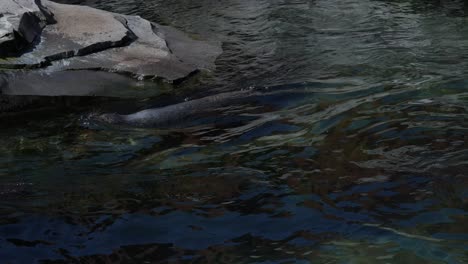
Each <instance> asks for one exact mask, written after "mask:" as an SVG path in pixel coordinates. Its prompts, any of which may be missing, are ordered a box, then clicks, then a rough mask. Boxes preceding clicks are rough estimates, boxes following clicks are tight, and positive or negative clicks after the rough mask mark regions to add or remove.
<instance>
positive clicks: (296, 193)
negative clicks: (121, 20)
mask: <svg viewBox="0 0 468 264" xmlns="http://www.w3.org/2000/svg"><path fill="white" fill-rule="evenodd" d="M75 3H83V4H88V5H92V6H96V7H99V8H104V9H107V10H112V11H117V12H122V13H128V14H139V15H142V16H144V17H146V18H149V19H152V20H156V21H159V22H161V20H162V19H165V22H166V23H167V24H171V25H174V26H177V27H179V28H181V29H183V30H185V31H188V32H191V33H193V34H194V35H200V36H211V37H215V38H219V39H221V40H223V42H224V49H225V53H224V55H223V56H222V57H221V58H220V59H219V60H218V62H217V64H218V68H217V70H216V71H215V72H213V73H212V76H211V77H206V78H205V77H204V78H201V80H200V83H198V85H197V86H194V87H191V89H190V90H186V89H181V90H179V91H176V92H174V93H173V94H171V93H169V94H168V95H166V96H164V97H157V98H152V99H148V100H129V101H126V100H103V101H100V100H101V99H99V98H98V99H95V100H98V101H94V102H90V103H89V104H87V105H86V106H83V105H84V104H81V103H80V104H77V105H76V106H74V107H67V108H66V109H67V111H65V110H57V109H53V110H50V111H49V110H45V112H38V113H35V114H36V116H31V115H28V114H26V115H18V116H16V115H10V116H9V117H8V118H7V119H3V120H4V122H3V123H7V122H8V124H9V125H8V126H5V127H2V129H0V153H1V155H0V198H1V199H0V215H1V216H2V217H0V259H2V260H7V263H8V261H9V262H11V263H33V262H35V261H36V262H40V261H42V262H44V263H73V262H76V263H80V262H81V263H102V262H110V263H114V262H123V263H132V262H134V263H143V262H145V261H147V262H150V263H376V262H385V263H465V262H468V255H467V253H466V252H467V245H468V244H467V232H468V230H467V227H466V225H464V224H465V222H466V217H467V206H468V204H467V201H468V193H467V191H466V189H467V185H468V181H467V176H466V166H467V164H466V158H467V155H468V152H467V146H466V131H467V127H468V124H467V121H466V112H467V111H466V110H467V107H468V94H467V93H466V87H467V82H468V78H467V71H466V69H468V68H467V65H466V59H465V57H466V55H467V54H466V50H467V49H466V48H467V45H468V38H467V36H468V35H467V34H466V32H465V31H466V30H465V29H464V27H462V26H461V25H464V23H466V21H465V18H464V12H465V11H464V10H465V4H464V2H462V1H449V2H447V1H429V2H428V1H396V2H395V1H359V2H357V1H352V0H349V1H338V2H336V1H331V2H330V1H320V0H316V1H302V2H301V1H299V2H298V1H260V0H259V1H242V0H236V1H230V2H229V3H225V2H217V1H201V2H200V1H198V2H194V1H119V2H116V1H92V0H89V1H75ZM249 86H255V87H262V89H263V87H265V89H267V90H266V92H265V95H263V96H259V97H257V98H253V99H252V100H247V101H245V102H239V103H236V104H233V105H229V106H224V107H219V108H216V109H211V110H210V111H208V113H207V114H206V115H203V116H198V117H195V118H194V119H193V120H190V121H192V125H191V126H181V127H176V128H169V129H158V128H147V129H141V128H102V127H98V128H87V127H83V126H82V124H81V123H80V122H79V120H80V117H82V116H83V115H84V114H86V113H87V112H88V111H90V110H93V108H94V106H96V109H97V110H98V111H114V110H115V111H121V112H132V111H136V110H140V109H144V108H148V107H157V106H162V105H166V104H170V103H173V102H181V101H183V100H184V99H185V97H188V98H189V99H192V98H198V97H202V96H205V95H210V94H215V93H219V92H222V91H232V90H236V89H241V88H246V87H249ZM207 87H208V88H209V89H208V88H207ZM90 106H91V107H90ZM81 107H83V108H81ZM122 107H124V108H122ZM84 109H86V110H84ZM47 111H49V112H47ZM33 114H34V112H33ZM5 120H8V121H5Z"/></svg>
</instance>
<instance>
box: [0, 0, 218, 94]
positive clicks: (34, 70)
mask: <svg viewBox="0 0 468 264" xmlns="http://www.w3.org/2000/svg"><path fill="white" fill-rule="evenodd" d="M4 1H6V2H4ZM15 3H19V4H15ZM11 14H15V15H14V16H12V15H11ZM18 14H22V15H21V16H20V15H18ZM29 16H32V17H29ZM25 17H27V18H25ZM15 19H17V20H18V19H20V20H21V19H22V20H24V21H25V22H24V23H23V24H24V26H22V27H21V26H19V24H21V23H19V24H18V23H16V24H15V23H14V22H15ZM26 22H27V23H26ZM21 28H23V30H21ZM26 29H28V30H30V32H28V31H27V30H26ZM11 32H13V33H11ZM18 32H20V34H19V33H18ZM21 32H23V33H21ZM17 35H19V36H18V37H17ZM12 38H13V39H14V41H16V40H17V39H21V40H22V41H25V42H27V43H30V48H31V45H32V46H33V48H31V49H30V50H28V52H22V51H18V50H17V49H12V48H10V49H9V52H8V54H9V55H11V54H12V52H14V51H16V52H17V54H15V55H17V57H14V58H11V57H8V56H6V55H5V54H1V53H0V69H1V68H3V69H4V70H7V71H11V70H12V69H15V70H16V71H11V72H9V74H7V75H6V76H7V78H6V79H7V82H8V83H9V84H10V85H8V86H6V85H3V88H2V86H1V85H0V89H2V90H1V92H2V93H3V94H7V95H45V96H57V95H73V96H83V95H85V96H87V95H105V96H121V95H122V94H125V96H129V94H131V93H132V91H127V92H126V93H122V92H121V91H117V90H118V89H112V88H110V87H112V86H115V85H116V82H118V81H115V80H120V81H122V83H127V84H128V83H129V81H128V80H127V79H128V78H127V77H128V76H130V77H133V78H135V79H146V78H154V79H158V80H164V81H166V82H169V83H173V82H178V81H180V80H183V79H184V78H187V77H188V76H191V75H192V74H193V73H194V72H197V71H199V70H211V69H213V68H214V65H215V64H214V62H215V60H216V58H217V56H219V54H221V52H222V50H221V47H220V43H217V42H205V41H198V40H193V39H192V38H190V37H188V36H187V35H186V34H184V33H183V32H181V31H178V30H176V29H174V28H171V27H167V26H160V25H158V24H155V23H151V22H149V21H147V20H145V19H143V18H141V17H139V16H125V15H120V14H116V13H111V12H107V11H102V10H98V9H94V8H90V7H86V6H74V5H64V4H58V3H54V2H51V1H48V0H42V1H41V0H2V1H1V2H0V47H1V45H2V44H1V43H8V42H10V43H11V41H12ZM2 41H3V42H2ZM14 41H13V42H14ZM2 57H3V58H2ZM18 69H20V70H21V71H17V70H18ZM119 74H120V75H119ZM122 74H123V75H125V76H122ZM124 80H125V81H124ZM75 82H76V83H75ZM130 82H136V80H132V81H130ZM103 87H106V88H105V89H104V88H103Z"/></svg>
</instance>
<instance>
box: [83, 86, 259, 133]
mask: <svg viewBox="0 0 468 264" xmlns="http://www.w3.org/2000/svg"><path fill="white" fill-rule="evenodd" d="M258 93H259V92H256V91H253V90H242V91H236V92H227V93H220V94H216V95H211V96H207V97H203V98H200V99H195V100H190V101H186V102H181V103H178V104H173V105H169V106H165V107H160V108H152V109H147V110H143V111H139V112H136V113H133V114H129V115H120V114H117V113H105V114H99V115H94V116H92V119H94V120H96V121H98V122H103V123H107V124H114V125H124V126H133V127H167V126H171V125H173V124H177V123H179V122H181V121H183V120H188V119H190V117H192V116H194V115H196V114H200V113H203V112H207V111H209V110H212V109H214V108H216V107H222V106H227V105H230V104H232V103H235V102H236V101H242V100H243V99H247V98H251V97H252V96H255V95H257V94H258Z"/></svg>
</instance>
